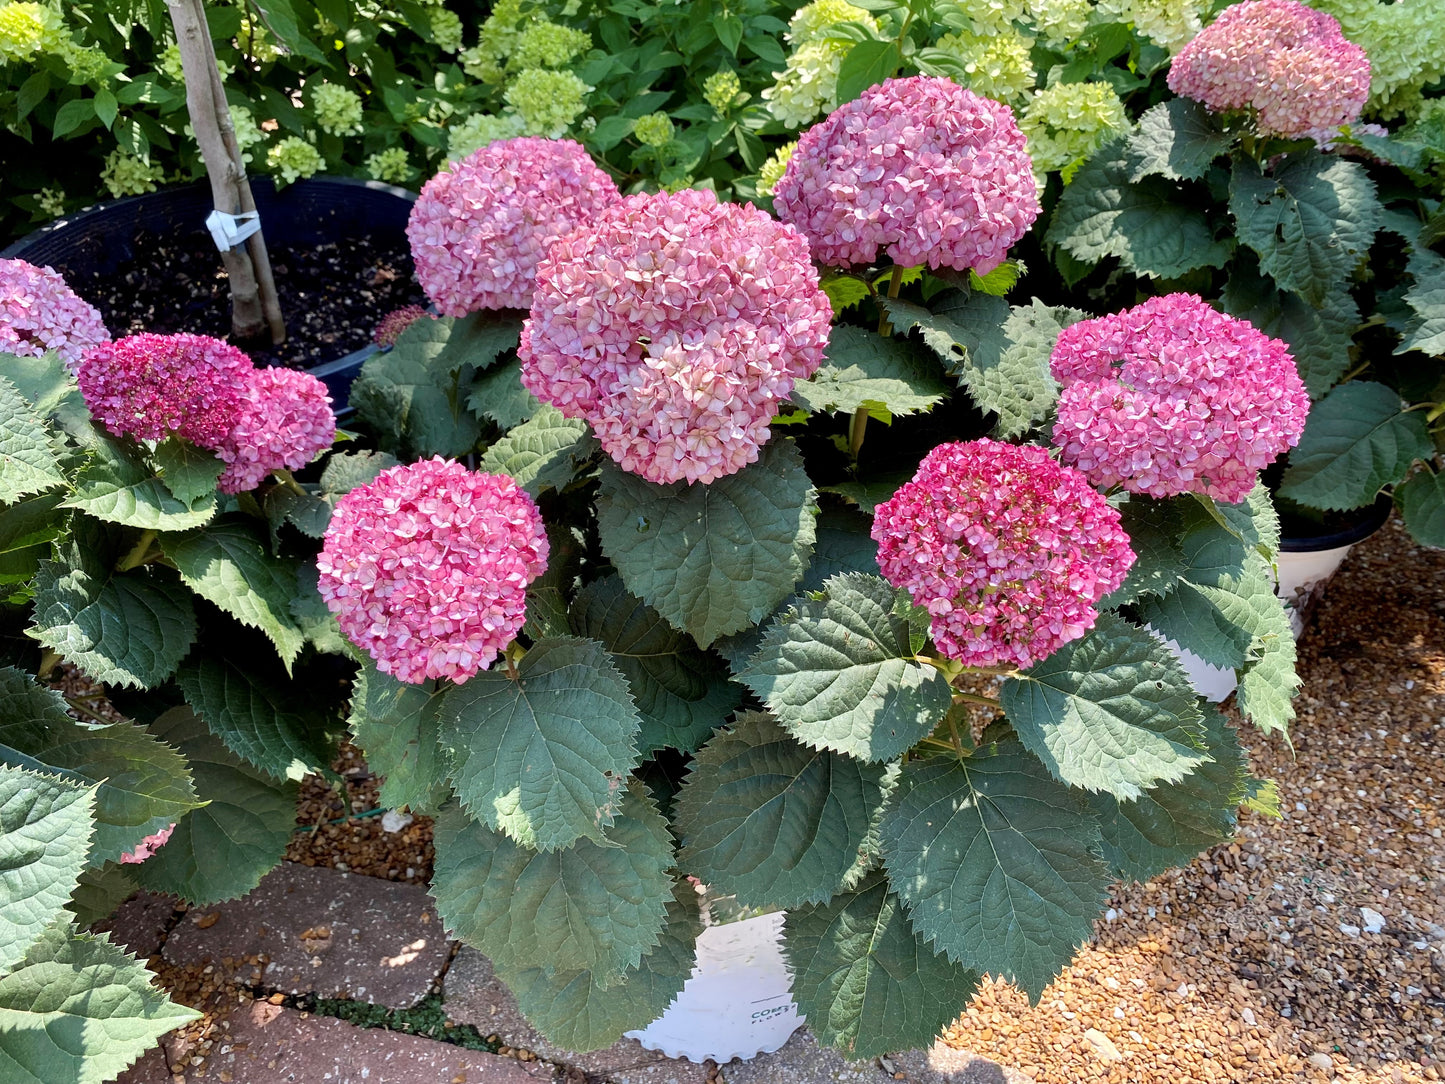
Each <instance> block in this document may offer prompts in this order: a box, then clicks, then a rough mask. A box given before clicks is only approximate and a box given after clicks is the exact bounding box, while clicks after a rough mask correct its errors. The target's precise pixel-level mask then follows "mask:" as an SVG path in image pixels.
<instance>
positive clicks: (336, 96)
mask: <svg viewBox="0 0 1445 1084" xmlns="http://www.w3.org/2000/svg"><path fill="white" fill-rule="evenodd" d="M306 96H307V98H308V99H309V104H310V106H311V111H312V112H313V113H314V114H316V124H317V127H319V128H320V129H321V130H322V131H323V132H329V133H330V134H331V135H337V136H349V135H360V134H361V112H362V110H361V95H360V94H357V93H356V91H354V90H348V89H347V88H346V87H343V86H337V85H336V84H335V83H322V84H321V85H320V86H318V87H316V88H314V89H310V88H308V90H307V92H306Z"/></svg>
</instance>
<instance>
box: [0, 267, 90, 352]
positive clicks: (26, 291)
mask: <svg viewBox="0 0 1445 1084" xmlns="http://www.w3.org/2000/svg"><path fill="white" fill-rule="evenodd" d="M109 341H110V332H109V331H107V330H106V329H105V323H104V322H103V321H102V320H101V318H100V313H99V312H98V311H97V310H96V308H95V306H93V305H91V304H90V303H89V302H88V301H84V300H82V299H81V298H80V297H78V296H77V295H76V293H75V291H73V290H72V289H71V288H70V287H69V286H67V285H66V284H65V279H63V278H62V277H61V276H60V273H59V272H58V271H53V270H51V269H50V268H48V267H36V266H35V265H34V264H33V263H26V262H25V261H24V260H0V353H6V354H18V355H20V356H21V357H37V358H38V357H40V356H41V355H43V354H45V353H46V352H47V351H50V350H54V351H55V352H56V353H57V354H59V355H60V360H61V361H63V362H65V364H66V365H67V366H68V367H70V368H71V369H74V368H75V365H76V363H77V362H78V361H80V356H81V355H82V354H83V353H85V351H86V350H88V349H89V348H90V347H92V346H98V345H99V344H101V343H104V342H109Z"/></svg>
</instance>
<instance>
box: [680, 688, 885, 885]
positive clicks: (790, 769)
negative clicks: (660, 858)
mask: <svg viewBox="0 0 1445 1084" xmlns="http://www.w3.org/2000/svg"><path fill="white" fill-rule="evenodd" d="M890 784H891V777H890V775H889V773H888V772H887V771H886V770H885V768H884V767H883V766H882V765H876V764H865V763H863V762H861V761H858V760H854V759H852V758H851V757H845V756H840V755H838V754H837V753H830V752H827V751H825V750H817V749H809V748H807V747H805V746H802V745H799V744H798V743H797V742H795V741H794V740H793V739H792V738H790V737H788V735H787V734H786V733H785V732H784V731H783V730H782V728H781V727H779V726H778V725H777V723H775V722H774V721H773V720H772V719H770V718H768V716H766V715H763V714H761V713H760V712H747V713H745V714H742V715H740V716H739V717H738V719H737V721H736V722H735V723H734V724H733V726H732V727H731V729H729V730H726V731H724V732H722V733H721V734H718V735H717V736H716V737H714V738H713V739H712V741H710V742H708V743H707V744H706V745H705V746H703V747H702V749H701V751H699V752H698V754H697V757H696V759H695V760H694V761H693V764H692V773H691V774H690V775H689V776H688V778H687V782H686V783H685V784H683V787H682V790H681V791H680V792H679V794H678V799H677V812H676V814H675V820H676V823H677V827H678V829H679V831H680V832H681V833H682V841H683V847H682V853H681V864H682V867H683V868H684V869H686V870H688V871H689V872H690V873H692V874H694V875H695V876H697V877H699V878H701V879H702V880H703V882H705V883H706V884H708V885H710V886H712V887H713V888H715V889H717V890H718V891H719V892H721V893H723V894H726V895H736V896H737V898H738V902H739V903H740V904H742V905H743V906H746V907H797V906H799V905H800V904H803V903H819V902H821V901H823V900H826V899H827V898H828V897H829V896H831V895H832V894H833V893H835V892H837V891H839V890H840V889H841V888H842V887H843V886H844V885H845V884H846V883H847V882H848V881H849V880H850V875H852V874H854V873H855V871H856V868H857V866H858V865H859V860H860V857H862V856H863V855H864V854H865V852H866V851H868V850H869V849H870V848H869V846H868V845H869V844H870V843H871V842H872V840H871V838H870V835H871V833H872V832H873V831H874V829H875V827H876V820H877V817H878V813H879V810H880V809H881V808H882V805H883V799H884V798H885V797H886V795H887V789H888V786H889V785H890Z"/></svg>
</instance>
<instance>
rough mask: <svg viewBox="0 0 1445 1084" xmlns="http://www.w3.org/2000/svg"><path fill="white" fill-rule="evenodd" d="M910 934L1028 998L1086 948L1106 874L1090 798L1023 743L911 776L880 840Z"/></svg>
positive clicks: (891, 806)
mask: <svg viewBox="0 0 1445 1084" xmlns="http://www.w3.org/2000/svg"><path fill="white" fill-rule="evenodd" d="M880 836H881V839H882V842H883V857H884V862H885V864H886V865H887V868H888V877H889V880H890V881H891V882H892V884H893V887H894V890H895V891H897V892H898V894H899V895H900V896H901V897H902V898H903V900H904V902H905V903H907V904H908V912H909V917H910V918H911V919H912V921H913V928H914V929H915V930H917V931H918V933H919V934H920V935H921V936H922V937H923V938H924V939H925V940H927V941H928V942H929V943H930V944H932V945H933V947H934V948H935V949H936V950H938V951H940V952H944V953H946V954H947V955H948V957H949V958H950V959H952V960H955V961H957V962H958V963H960V964H962V965H964V966H965V967H968V968H971V969H972V970H974V971H979V972H984V971H987V972H989V973H990V974H993V975H997V976H1000V977H1002V978H1008V979H1011V980H1013V981H1014V982H1015V983H1017V984H1018V985H1019V986H1020V987H1021V988H1022V989H1023V990H1024V991H1025V992H1026V993H1027V994H1028V995H1029V997H1030V998H1031V999H1034V1000H1037V999H1038V997H1039V995H1040V994H1041V993H1042V992H1043V989H1044V987H1045V986H1047V985H1048V984H1049V983H1050V982H1051V981H1052V980H1053V978H1054V976H1056V975H1057V974H1058V973H1059V972H1060V971H1061V970H1062V969H1063V968H1064V967H1065V965H1067V964H1068V962H1069V961H1070V960H1071V959H1072V958H1073V955H1074V951H1075V950H1076V949H1077V948H1078V947H1079V946H1080V945H1081V944H1083V943H1084V942H1085V941H1087V940H1088V939H1089V936H1090V934H1091V933H1092V932H1093V921H1094V919H1095V918H1096V917H1097V916H1098V913H1099V909H1100V907H1101V906H1102V905H1103V901H1104V899H1105V894H1106V890H1107V888H1108V884H1109V869H1108V867H1107V866H1106V865H1105V864H1104V862H1103V861H1102V860H1101V858H1100V857H1099V854H1100V839H1099V823H1098V819H1097V817H1096V816H1095V815H1094V814H1093V813H1092V812H1090V810H1089V809H1088V807H1087V805H1085V803H1084V800H1083V795H1082V792H1080V791H1075V790H1070V789H1069V788H1067V787H1065V786H1063V785H1062V784H1060V783H1057V782H1055V781H1054V779H1053V777H1052V776H1051V775H1050V774H1049V772H1048V769H1046V768H1045V767H1044V766H1043V765H1042V764H1040V763H1039V762H1038V760H1036V759H1035V758H1034V757H1033V756H1031V755H1030V754H1029V753H1028V752H1027V751H1026V750H1025V749H1024V748H1023V746H1021V745H1019V744H1018V743H1017V742H1007V741H1006V742H999V743H997V744H996V745H992V746H986V747H984V748H982V749H980V750H978V751H977V752H975V753H974V754H972V755H971V756H969V757H967V758H965V759H963V760H956V759H954V758H952V757H935V758H930V759H927V760H922V761H913V762H911V763H909V764H907V765H905V766H904V769H903V775H902V778H901V779H900V781H899V784H898V789H897V790H896V791H895V792H894V794H893V797H892V798H891V799H890V800H889V803H888V809H887V810H886V811H885V812H884V815H883V824H882V828H881V830H880Z"/></svg>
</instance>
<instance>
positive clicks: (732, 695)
mask: <svg viewBox="0 0 1445 1084" xmlns="http://www.w3.org/2000/svg"><path fill="white" fill-rule="evenodd" d="M570 621H571V625H572V630H573V631H574V632H575V633H576V634H577V635H578V636H587V637H590V638H591V639H593V640H600V641H601V642H602V643H603V644H605V645H606V647H607V650H608V651H609V652H611V653H612V661H613V662H614V663H616V664H617V668H618V669H619V670H621V671H622V675H623V677H625V678H626V679H627V685H628V688H629V689H630V690H631V692H632V699H633V701H634V702H635V703H636V706H637V713H638V715H639V717H640V721H641V731H640V732H639V734H638V738H637V744H638V751H639V752H640V753H641V754H642V755H643V756H647V755H648V754H649V753H651V752H653V751H654V750H657V749H662V748H664V747H671V748H675V749H682V750H684V751H686V752H691V751H692V750H694V749H696V748H697V747H698V746H699V745H701V744H702V743H703V742H704V741H706V740H707V738H708V735H710V734H711V733H712V732H713V731H714V730H716V729H718V727H720V726H722V724H723V721H724V720H726V719H727V717H728V716H729V715H731V714H732V712H733V709H734V708H736V707H737V706H738V702H739V701H740V700H742V689H740V688H739V687H738V686H737V685H735V684H733V683H732V682H731V681H730V680H728V673H727V670H726V669H725V668H724V667H723V666H722V665H721V664H720V663H719V661H718V659H717V657H716V656H715V655H713V654H711V653H710V652H704V651H699V650H698V649H697V647H696V645H695V644H693V642H692V640H691V639H689V638H688V636H687V634H686V633H684V632H679V631H678V630H677V629H675V628H673V627H672V626H671V625H669V624H668V623H667V622H666V621H664V620H663V619H662V616H661V615H660V614H659V613H658V612H657V611H656V610H654V609H653V608H652V607H651V606H649V605H647V603H645V602H643V601H642V600H641V599H638V598H634V597H633V596H632V595H629V594H628V593H627V589H626V588H625V587H623V586H622V581H621V580H620V579H618V578H617V577H616V576H608V577H606V578H604V579H601V580H598V581H596V582H595V583H591V584H588V585H587V586H586V587H584V588H583V589H582V590H581V591H580V592H578V595H577V598H576V600H575V601H574V602H573V605H572V611H571V615H570Z"/></svg>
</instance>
